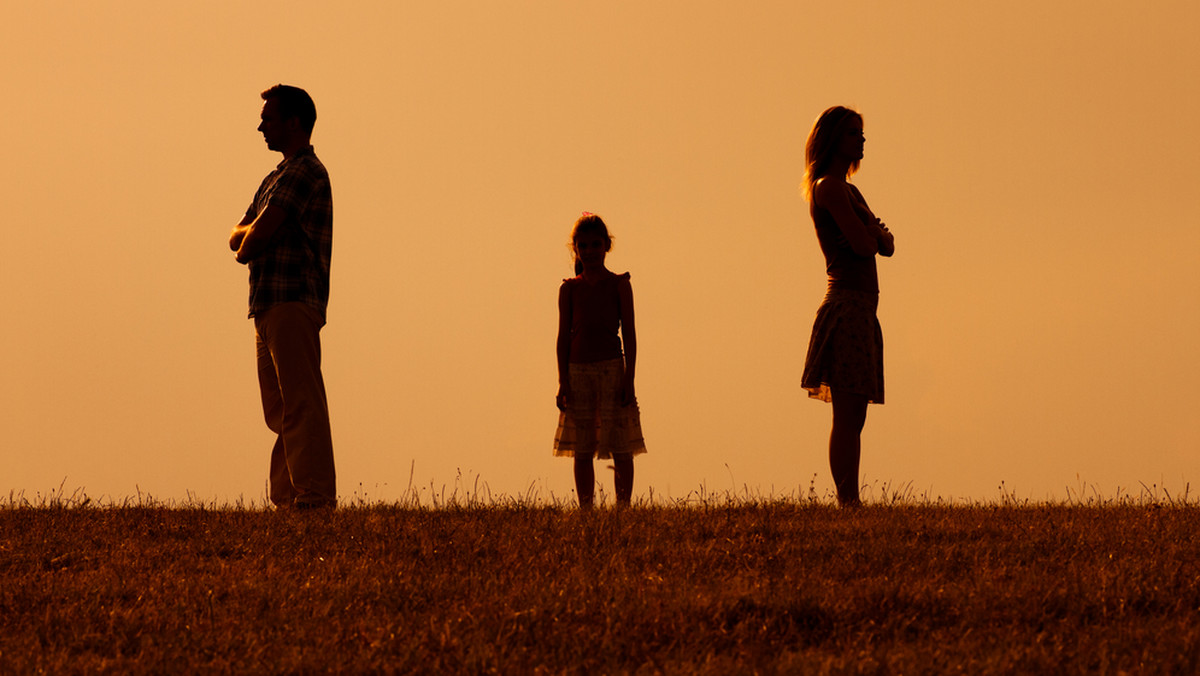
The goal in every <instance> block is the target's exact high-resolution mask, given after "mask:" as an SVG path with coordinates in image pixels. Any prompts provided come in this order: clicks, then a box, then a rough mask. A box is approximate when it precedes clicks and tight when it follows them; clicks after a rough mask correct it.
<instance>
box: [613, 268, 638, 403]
mask: <svg viewBox="0 0 1200 676" xmlns="http://www.w3.org/2000/svg"><path fill="white" fill-rule="evenodd" d="M617 292H618V293H619V294H620V300H621V343H622V348H623V349H624V352H625V378H624V380H622V382H621V404H622V405H625V406H628V405H629V404H631V403H633V401H634V399H635V395H634V389H633V376H634V371H635V370H636V367H637V327H636V326H635V324H634V319H633V285H632V284H630V283H629V277H625V278H624V279H622V280H621V285H620V286H619V287H618V291H617Z"/></svg>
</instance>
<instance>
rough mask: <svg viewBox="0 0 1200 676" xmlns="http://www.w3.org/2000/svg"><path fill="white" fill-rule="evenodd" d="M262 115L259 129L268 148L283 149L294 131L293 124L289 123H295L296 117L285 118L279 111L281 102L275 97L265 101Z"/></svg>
mask: <svg viewBox="0 0 1200 676" xmlns="http://www.w3.org/2000/svg"><path fill="white" fill-rule="evenodd" d="M261 117H262V122H261V123H259V125H258V130H259V131H260V132H262V135H263V140H264V141H266V142H267V148H269V149H271V150H275V151H282V150H283V148H285V147H286V146H287V140H288V138H289V135H290V134H291V131H292V129H291V127H292V126H293V125H289V124H288V123H289V122H293V123H295V122H296V120H295V118H284V117H283V116H282V115H281V114H280V112H279V102H278V101H276V100H275V99H273V98H272V99H267V100H266V101H263V107H262V115H261Z"/></svg>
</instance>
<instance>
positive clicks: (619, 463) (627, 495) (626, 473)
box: [612, 453, 633, 505]
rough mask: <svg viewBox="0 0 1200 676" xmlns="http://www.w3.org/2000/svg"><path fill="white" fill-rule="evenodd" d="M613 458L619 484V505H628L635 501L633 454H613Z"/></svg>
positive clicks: (616, 479)
mask: <svg viewBox="0 0 1200 676" xmlns="http://www.w3.org/2000/svg"><path fill="white" fill-rule="evenodd" d="M612 457H613V469H614V470H615V472H614V474H615V475H616V476H615V477H614V479H615V481H616V484H617V486H616V488H617V504H618V505H628V504H630V503H631V502H632V501H633V454H632V453H613V456H612Z"/></svg>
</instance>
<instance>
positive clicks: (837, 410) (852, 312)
mask: <svg viewBox="0 0 1200 676" xmlns="http://www.w3.org/2000/svg"><path fill="white" fill-rule="evenodd" d="M865 142H866V137H865V136H863V119H862V116H861V115H859V114H858V113H857V112H855V111H853V110H850V109H848V108H843V107H841V106H835V107H833V108H830V109H829V110H826V111H825V112H823V113H821V116H820V117H818V118H817V121H816V122H815V123H814V124H813V128H812V131H811V132H810V133H809V135H808V142H807V144H806V145H805V148H804V159H805V169H804V186H803V187H804V197H805V199H807V200H808V203H809V208H808V210H809V214H810V215H811V216H812V220H813V225H815V226H816V230H817V241H818V242H819V243H820V245H821V253H823V254H824V255H825V271H826V273H827V274H828V276H829V287H828V292H827V293H826V295H825V300H824V301H823V302H822V303H821V306H820V307H819V308H817V317H816V320H815V321H814V322H813V330H812V338H811V339H810V341H809V344H808V356H807V357H806V358H805V360H804V375H803V376H802V377H801V380H800V385H801V386H802V387H803V388H804V389H806V390H808V392H809V396H810V397H812V398H814V399H820V400H822V401H826V402H831V403H832V404H833V429H832V431H831V432H830V435H829V469H830V471H831V472H832V474H833V482H834V484H835V485H836V486H837V495H838V502H839V503H840V504H841V505H842V506H843V507H856V506H858V505H859V504H861V502H860V500H859V496H858V466H859V457H860V455H861V440H860V438H861V434H862V429H863V425H864V423H866V420H867V404H868V403H875V404H882V403H883V332H882V331H881V330H880V328H879V319H878V318H877V317H876V315H875V311H876V308H877V307H878V306H879V276H878V274H877V273H876V270H875V255H876V254H879V255H881V256H891V255H892V254H893V253H894V252H895V243H894V241H893V239H892V233H891V232H890V231H889V230H888V229H887V227H886V226H885V225H884V224H883V221H881V220H879V219H878V218H876V217H875V214H873V213H872V212H871V209H870V208H869V207H868V206H867V201H866V199H865V198H863V195H862V193H861V192H859V190H858V188H856V187H854V185H853V184H851V183H850V182H849V178H850V176H851V175H852V174H853V173H854V172H855V171H857V170H858V165H859V162H861V161H862V157H863V145H864V143H865Z"/></svg>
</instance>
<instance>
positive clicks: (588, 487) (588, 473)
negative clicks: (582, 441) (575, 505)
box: [575, 451, 596, 509]
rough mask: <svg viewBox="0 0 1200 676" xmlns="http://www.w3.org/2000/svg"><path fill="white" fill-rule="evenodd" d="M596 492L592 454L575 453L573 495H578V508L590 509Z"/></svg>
mask: <svg viewBox="0 0 1200 676" xmlns="http://www.w3.org/2000/svg"><path fill="white" fill-rule="evenodd" d="M595 490H596V470H595V468H594V467H593V466H592V454H591V453H580V452H579V451H575V493H576V494H578V495H579V506H580V507H582V508H584V509H590V508H591V506H592V503H593V501H594V497H593V496H594V495H595Z"/></svg>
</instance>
